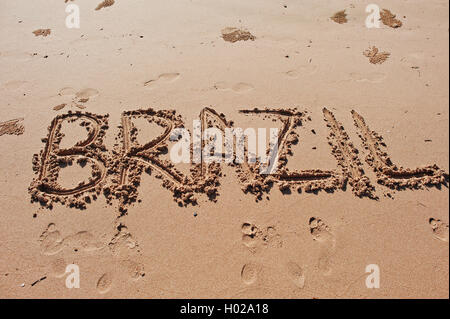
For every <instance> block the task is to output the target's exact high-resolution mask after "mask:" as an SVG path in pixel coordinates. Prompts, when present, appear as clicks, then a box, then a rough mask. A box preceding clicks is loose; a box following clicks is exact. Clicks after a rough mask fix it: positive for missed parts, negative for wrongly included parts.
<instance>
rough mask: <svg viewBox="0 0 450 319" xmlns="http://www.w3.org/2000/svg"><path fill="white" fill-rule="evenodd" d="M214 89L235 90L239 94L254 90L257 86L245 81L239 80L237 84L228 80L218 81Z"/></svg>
mask: <svg viewBox="0 0 450 319" xmlns="http://www.w3.org/2000/svg"><path fill="white" fill-rule="evenodd" d="M213 88H214V89H216V90H219V91H233V92H235V93H238V94H242V93H247V92H249V91H252V90H253V89H254V88H255V87H254V86H253V85H251V84H248V83H245V82H239V83H236V84H229V83H227V82H223V81H221V82H217V83H215V84H214V86H213Z"/></svg>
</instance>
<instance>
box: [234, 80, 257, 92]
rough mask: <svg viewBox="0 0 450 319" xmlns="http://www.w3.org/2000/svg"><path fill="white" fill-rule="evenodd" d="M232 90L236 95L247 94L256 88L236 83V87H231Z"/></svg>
mask: <svg viewBox="0 0 450 319" xmlns="http://www.w3.org/2000/svg"><path fill="white" fill-rule="evenodd" d="M231 89H232V90H233V91H234V92H236V93H245V92H248V91H251V90H253V89H254V87H253V85H251V84H248V83H244V82H240V83H236V84H235V85H233V86H232V87H231Z"/></svg>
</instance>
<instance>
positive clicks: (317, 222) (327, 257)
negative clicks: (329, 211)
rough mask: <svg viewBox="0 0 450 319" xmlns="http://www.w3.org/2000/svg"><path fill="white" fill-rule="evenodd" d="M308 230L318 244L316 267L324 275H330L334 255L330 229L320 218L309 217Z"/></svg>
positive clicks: (333, 238)
mask: <svg viewBox="0 0 450 319" xmlns="http://www.w3.org/2000/svg"><path fill="white" fill-rule="evenodd" d="M309 228H310V232H311V236H312V238H313V240H314V241H317V242H318V243H319V244H320V252H319V261H318V267H319V269H320V270H321V271H323V273H324V274H325V275H330V274H331V257H332V255H333V253H334V249H335V246H336V240H335V237H334V235H333V234H332V233H331V230H330V228H329V227H328V225H327V224H325V223H324V222H323V221H322V220H321V219H320V218H317V217H311V218H310V219H309Z"/></svg>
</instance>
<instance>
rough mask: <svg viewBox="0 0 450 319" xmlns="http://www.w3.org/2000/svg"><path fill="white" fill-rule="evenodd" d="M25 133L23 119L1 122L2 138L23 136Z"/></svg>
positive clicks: (0, 132) (0, 134)
mask: <svg viewBox="0 0 450 319" xmlns="http://www.w3.org/2000/svg"><path fill="white" fill-rule="evenodd" d="M24 132H25V127H24V126H23V118H18V119H14V120H9V121H6V122H0V136H3V135H5V134H7V135H22V134H23V133H24Z"/></svg>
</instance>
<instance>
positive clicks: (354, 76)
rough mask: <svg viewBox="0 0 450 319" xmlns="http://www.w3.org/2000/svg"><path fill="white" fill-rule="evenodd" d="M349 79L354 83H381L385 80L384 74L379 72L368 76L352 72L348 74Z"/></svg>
mask: <svg viewBox="0 0 450 319" xmlns="http://www.w3.org/2000/svg"><path fill="white" fill-rule="evenodd" d="M350 79H351V80H353V81H355V82H369V83H381V82H383V81H384V80H385V79H386V74H385V73H380V72H374V73H369V74H362V73H357V72H353V73H350Z"/></svg>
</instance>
